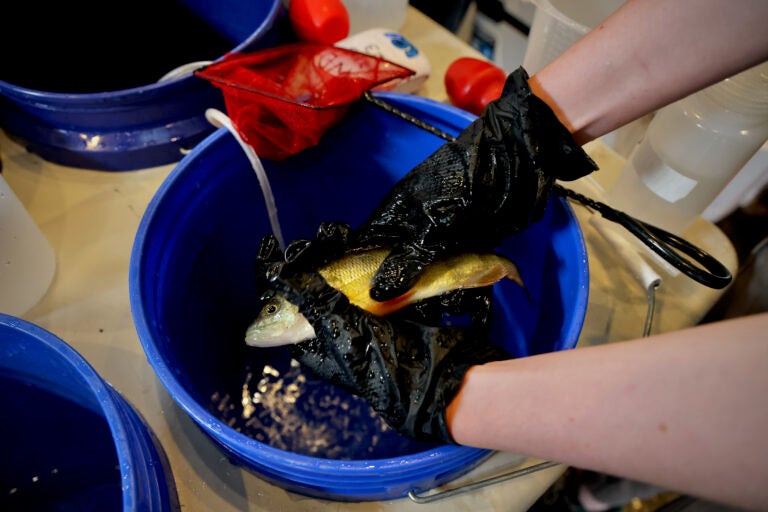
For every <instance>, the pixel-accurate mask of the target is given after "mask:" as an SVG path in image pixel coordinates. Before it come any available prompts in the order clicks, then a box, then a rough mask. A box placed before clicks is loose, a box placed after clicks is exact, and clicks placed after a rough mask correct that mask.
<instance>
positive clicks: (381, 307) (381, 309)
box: [366, 291, 416, 316]
mask: <svg viewBox="0 0 768 512" xmlns="http://www.w3.org/2000/svg"><path fill="white" fill-rule="evenodd" d="M414 296H415V293H414V292H413V291H407V292H405V293H404V294H402V295H400V296H398V297H395V298H394V299H389V300H387V301H384V302H377V301H372V304H370V305H369V307H368V308H366V310H367V311H368V312H369V313H373V314H374V315H377V316H386V315H389V314H390V313H394V312H395V311H397V310H399V309H403V308H404V307H406V306H409V305H411V304H413V303H414V302H416V301H415V300H413V298H414Z"/></svg>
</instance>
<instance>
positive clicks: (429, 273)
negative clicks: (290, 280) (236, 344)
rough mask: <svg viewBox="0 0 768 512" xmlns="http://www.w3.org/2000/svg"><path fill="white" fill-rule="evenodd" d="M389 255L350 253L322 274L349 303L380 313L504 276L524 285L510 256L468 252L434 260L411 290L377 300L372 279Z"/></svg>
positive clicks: (326, 267) (380, 250) (328, 266)
mask: <svg viewBox="0 0 768 512" xmlns="http://www.w3.org/2000/svg"><path fill="white" fill-rule="evenodd" d="M387 254H389V250H388V249H378V250H370V251H364V252H360V253H354V254H348V255H346V256H343V257H341V258H339V259H337V260H334V261H332V262H331V263H329V264H328V265H326V266H324V267H322V268H320V269H319V273H320V275H321V276H323V278H324V279H325V280H326V281H327V282H328V284H329V285H331V286H332V287H334V288H336V289H337V290H339V291H340V292H342V293H343V294H344V295H346V297H347V298H348V299H349V302H351V303H352V304H354V305H355V306H357V307H359V308H361V309H365V310H366V311H369V312H370V313H373V314H375V315H379V316H384V315H388V314H390V313H393V312H395V311H397V310H398V309H401V308H404V307H405V306H408V305H410V304H413V303H414V302H418V301H420V300H423V299H426V298H429V297H435V296H437V295H440V294H442V293H445V292H447V291H452V290H458V289H463V288H479V287H482V286H490V285H492V284H494V283H495V282H497V281H499V280H501V279H503V278H505V277H507V278H509V279H512V280H513V281H515V282H516V283H518V284H519V285H520V286H523V281H522V279H520V274H519V273H518V271H517V267H516V266H515V264H514V263H512V262H511V261H509V260H508V259H506V258H503V257H501V256H499V255H497V254H470V253H467V254H460V255H457V256H453V257H451V258H448V259H445V260H439V261H435V262H434V263H432V264H430V265H428V266H427V267H426V268H425V269H424V271H423V272H422V273H421V276H420V277H419V279H418V281H417V282H416V283H415V284H414V285H413V286H412V287H411V289H410V290H408V292H406V293H404V294H403V295H401V296H399V297H395V298H394V299H390V300H388V301H384V302H378V301H375V300H373V299H372V298H371V296H370V290H371V280H372V279H373V275H374V273H375V272H376V269H378V268H379V266H380V265H381V263H382V262H383V261H384V258H386V256H387Z"/></svg>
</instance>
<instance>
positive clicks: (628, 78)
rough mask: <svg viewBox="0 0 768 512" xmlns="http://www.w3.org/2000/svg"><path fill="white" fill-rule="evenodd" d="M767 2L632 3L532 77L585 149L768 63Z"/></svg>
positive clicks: (673, 0)
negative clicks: (630, 124) (694, 94)
mask: <svg viewBox="0 0 768 512" xmlns="http://www.w3.org/2000/svg"><path fill="white" fill-rule="evenodd" d="M766 19H768V2H766V1H765V0H628V1H627V2H626V3H625V4H624V5H623V6H622V7H621V8H620V9H619V10H617V11H616V12H615V13H614V14H613V15H612V16H610V17H609V18H608V19H607V20H605V22H604V23H602V24H601V25H599V26H598V27H597V28H595V29H594V30H592V31H591V32H590V33H589V34H587V35H586V36H585V37H583V38H582V39H581V40H580V41H578V42H577V43H576V44H574V45H573V46H572V47H571V48H569V49H568V50H567V51H566V52H564V53H563V54H562V55H561V56H560V57H558V58H557V59H555V60H554V61H552V62H551V63H550V64H549V65H547V66H546V67H544V68H543V69H541V70H540V71H539V72H538V73H536V74H535V75H534V76H532V77H531V82H530V83H531V88H532V89H533V91H534V93H535V94H536V95H537V96H539V97H541V98H542V99H544V100H545V101H546V102H547V103H549V104H550V106H551V107H552V108H553V109H554V110H555V111H556V113H557V114H558V117H559V118H560V120H561V121H562V122H563V123H564V124H565V125H566V126H567V127H569V129H570V130H571V132H572V133H573V134H574V136H575V138H576V140H577V141H578V142H579V143H582V144H583V143H585V142H588V141H590V140H592V139H595V138H597V137H600V136H602V135H605V134H606V133H608V132H610V131H612V130H614V129H616V128H618V127H620V126H622V125H624V124H626V123H628V122H630V121H632V120H634V119H637V118H639V117H642V116H643V115H645V114H648V113H650V112H653V111H654V110H656V109H658V108H660V107H662V106H664V105H667V104H669V103H671V102H673V101H676V100H678V99H680V98H683V97H685V96H687V95H688V94H690V93H692V92H695V91H697V90H699V89H702V88H704V87H706V86H708V85H711V84H713V83H715V82H718V81H720V80H722V79H724V78H727V77H729V76H732V75H734V74H736V73H737V72H739V71H742V70H744V69H747V68H749V67H751V66H753V65H756V64H759V63H760V62H762V61H764V60H766V59H767V58H768V29H766Z"/></svg>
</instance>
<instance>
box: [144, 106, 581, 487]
mask: <svg viewBox="0 0 768 512" xmlns="http://www.w3.org/2000/svg"><path fill="white" fill-rule="evenodd" d="M374 95H375V96H379V97H381V98H382V99H385V100H390V101H392V103H394V104H398V103H405V104H407V105H408V106H410V107H414V108H417V109H422V110H423V109H426V111H427V112H425V113H429V114H430V115H434V114H435V113H437V114H448V115H449V116H451V117H452V118H453V119H461V120H465V121H466V122H467V124H469V123H470V122H472V121H473V120H474V119H476V116H475V115H474V114H471V113H469V112H466V111H464V110H461V109H459V108H457V107H455V106H453V105H449V104H446V103H442V102H438V101H436V100H433V99H430V98H425V97H421V96H415V95H410V94H403V93H398V92H376V93H374ZM228 136H231V135H230V134H229V132H228V130H227V129H226V128H219V129H218V130H216V131H215V132H213V133H212V134H211V135H209V136H208V137H206V138H205V139H204V140H203V141H202V142H200V143H199V144H198V145H197V146H195V148H194V149H193V150H192V151H191V152H190V153H188V154H187V155H185V156H184V158H182V160H181V161H180V162H179V163H178V164H177V165H176V166H175V167H174V169H172V170H171V172H170V174H169V175H168V176H167V177H166V179H165V180H164V181H163V182H162V183H161V185H160V187H159V188H158V190H157V191H156V193H155V195H154V196H153V198H152V199H151V200H150V202H149V204H148V206H147V208H146V210H145V213H144V215H143V217H142V219H141V222H140V224H139V227H138V230H137V233H136V237H135V239H134V245H133V248H132V254H131V258H130V264H129V295H130V304H131V310H132V312H133V317H134V323H135V324H136V329H137V332H138V336H139V340H140V342H141V344H142V346H143V347H144V350H145V352H146V355H147V359H148V360H149V362H150V365H151V366H152V367H153V368H154V370H155V372H156V373H157V376H158V378H159V379H160V381H161V382H162V384H163V385H164V386H165V387H166V389H167V390H168V391H169V393H170V394H171V395H172V396H173V398H174V400H175V401H176V403H177V404H179V405H180V407H181V408H182V409H183V410H184V411H185V412H186V413H187V414H189V415H190V416H191V417H192V418H193V420H194V421H195V423H197V424H198V426H199V427H200V428H202V430H203V431H204V432H205V433H206V434H208V435H209V436H211V437H212V439H213V441H214V442H216V443H218V444H220V445H224V448H225V449H227V450H230V451H231V450H232V448H231V446H238V447H241V449H242V450H244V451H243V452H238V453H237V454H236V455H237V456H239V457H241V458H246V459H248V460H249V461H251V462H256V461H254V460H253V457H252V455H255V454H258V456H259V457H260V458H261V460H260V461H258V462H259V465H269V467H268V468H267V469H268V470H272V472H275V470H277V469H283V470H284V471H285V472H286V474H288V473H289V472H295V471H296V470H297V468H298V469H301V470H302V471H306V472H308V473H312V472H315V473H317V474H318V475H322V474H323V473H324V472H327V470H333V471H335V472H336V474H335V475H334V476H339V473H340V474H341V476H342V477H354V476H356V475H358V474H359V475H363V474H365V473H369V472H371V471H374V470H400V471H403V470H404V469H405V470H409V469H419V470H423V469H427V468H439V467H440V466H442V465H444V464H446V462H451V461H455V460H459V459H461V458H465V459H467V460H470V459H471V460H472V461H475V462H476V461H480V460H482V459H484V458H486V457H487V456H489V455H490V454H492V453H493V450H488V449H484V448H475V447H470V446H462V445H441V446H438V447H435V448H432V449H428V450H425V451H422V452H418V453H415V454H409V455H403V456H398V457H391V458H383V459H364V460H337V459H325V458H320V457H312V456H308V455H302V454H296V453H294V452H291V451H288V450H284V449H280V448H276V447H273V446H270V445H268V444H266V443H263V442H260V441H257V440H255V439H253V438H251V437H248V436H246V435H245V434H242V433H240V432H237V431H236V430H234V429H233V428H231V427H229V426H228V425H226V424H225V423H222V422H221V421H220V420H218V419H217V418H215V417H213V415H212V414H211V413H210V412H209V411H208V410H207V409H206V408H205V407H203V406H202V405H201V404H199V403H198V402H197V401H196V400H194V399H193V398H192V396H191V395H190V394H189V393H188V392H187V390H186V389H185V388H184V386H183V385H182V384H181V383H180V382H179V381H178V380H177V379H176V377H175V376H174V372H173V371H172V370H171V369H170V368H169V366H168V365H167V363H166V361H165V360H164V358H163V357H162V355H161V354H160V351H159V349H158V347H157V345H156V342H155V340H154V335H153V334H152V330H151V329H150V325H149V323H148V321H147V314H146V310H145V306H144V304H143V299H142V290H141V287H140V282H141V272H142V267H143V262H144V249H143V245H144V243H146V240H147V234H148V232H149V231H150V230H151V228H152V224H153V218H154V216H155V215H156V214H157V211H158V209H159V208H160V206H161V204H162V203H163V200H164V197H165V196H166V195H167V194H168V193H169V192H171V191H172V190H173V189H174V188H175V186H176V183H177V182H178V181H179V180H182V179H184V174H185V169H186V168H187V167H188V166H190V165H193V164H194V163H195V159H196V157H197V155H199V154H200V153H205V152H206V151H208V150H209V148H211V147H212V146H215V145H216V144H219V143H220V141H221V139H222V138H224V137H228ZM558 199H559V200H560V201H561V203H562V206H563V209H564V211H565V213H566V215H567V216H568V218H569V220H570V221H572V222H573V223H574V225H575V226H577V231H578V236H577V245H578V247H577V249H578V251H579V257H580V258H581V261H582V262H583V265H582V267H583V268H582V270H581V271H580V272H579V276H578V280H579V288H580V290H579V293H578V299H577V305H578V307H579V308H580V310H581V311H582V314H581V317H580V318H575V319H574V322H573V325H572V326H571V328H570V329H569V330H568V333H567V335H568V337H569V340H568V343H567V345H568V348H572V346H575V344H576V341H577V340H578V336H579V333H580V332H581V328H582V326H583V320H584V316H585V315H586V305H587V300H588V298H587V295H588V292H587V291H588V288H589V270H588V266H587V265H586V261H587V252H586V244H585V242H584V238H583V235H582V233H581V229H580V228H579V227H578V226H579V224H578V221H577V219H576V215H575V213H574V212H573V209H572V208H571V206H570V205H569V203H568V202H567V201H566V200H565V198H558ZM220 440H221V441H220ZM287 461H288V462H287ZM265 467H266V466H265ZM471 469H472V467H469V468H468V469H467V471H469V470H471ZM458 476H460V475H457V476H456V477H458Z"/></svg>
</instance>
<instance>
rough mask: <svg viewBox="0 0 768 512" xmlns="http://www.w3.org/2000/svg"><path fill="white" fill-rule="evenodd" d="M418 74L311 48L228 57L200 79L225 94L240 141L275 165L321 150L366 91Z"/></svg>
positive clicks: (361, 56) (377, 61) (327, 49)
mask: <svg viewBox="0 0 768 512" xmlns="http://www.w3.org/2000/svg"><path fill="white" fill-rule="evenodd" d="M413 74H414V71H412V70H410V69H408V68H405V67H402V66H400V65H398V64H395V63H393V62H390V61H387V60H384V59H381V58H378V57H374V56H371V55H366V54H363V53H358V52H355V51H352V50H347V49H343V48H337V47H335V46H330V45H324V44H316V43H305V42H301V43H294V44H288V45H283V46H278V47H274V48H269V49H266V50H259V51H257V52H253V53H232V54H228V55H226V56H225V57H224V58H223V59H222V60H220V61H218V62H215V63H213V64H211V65H208V66H206V67H205V68H202V69H200V70H198V71H196V72H195V75H196V76H198V77H200V78H203V79H205V80H207V81H209V82H211V83H212V84H213V85H215V86H216V87H218V88H220V89H221V90H222V92H223V94H224V102H225V105H226V109H227V115H228V116H229V118H230V119H231V120H232V123H233V124H234V126H235V128H236V129H237V131H238V133H239V134H240V136H241V137H242V138H243V140H244V141H245V142H247V143H248V144H250V145H251V146H252V147H253V148H254V150H255V151H256V153H257V154H258V155H259V156H260V157H261V158H268V159H271V160H282V159H284V158H287V157H288V156H291V155H294V154H296V153H298V152H299V151H302V150H304V149H306V148H308V147H311V146H314V145H316V144H317V143H318V141H319V140H320V137H322V135H323V134H324V133H325V132H326V130H328V128H330V127H331V126H333V125H334V124H335V123H337V122H338V121H340V120H341V119H342V118H343V117H344V115H345V114H346V113H347V111H348V110H349V107H350V106H351V105H352V104H353V103H354V102H355V101H356V100H358V99H359V98H360V96H361V95H362V94H363V93H364V92H365V91H367V90H370V89H372V88H374V87H376V86H379V85H381V84H385V83H387V82H390V81H395V80H397V79H403V78H406V77H408V76H411V75H413Z"/></svg>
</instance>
